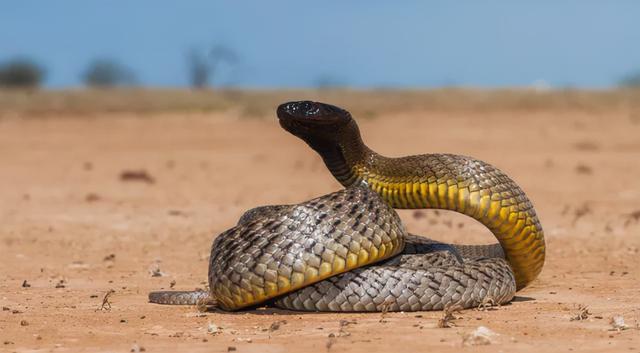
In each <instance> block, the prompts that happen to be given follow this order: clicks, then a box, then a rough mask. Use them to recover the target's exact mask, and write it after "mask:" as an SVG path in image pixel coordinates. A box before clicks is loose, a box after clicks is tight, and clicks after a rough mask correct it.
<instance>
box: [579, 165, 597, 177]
mask: <svg viewBox="0 0 640 353" xmlns="http://www.w3.org/2000/svg"><path fill="white" fill-rule="evenodd" d="M576 173H578V174H585V175H591V174H593V169H591V167H589V166H588V165H586V164H578V165H577V166H576Z"/></svg>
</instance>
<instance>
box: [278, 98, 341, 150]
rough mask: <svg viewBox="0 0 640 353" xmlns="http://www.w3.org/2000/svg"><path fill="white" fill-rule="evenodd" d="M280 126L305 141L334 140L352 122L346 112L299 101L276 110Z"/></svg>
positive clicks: (285, 104)
mask: <svg viewBox="0 0 640 353" xmlns="http://www.w3.org/2000/svg"><path fill="white" fill-rule="evenodd" d="M277 114H278V119H279V120H280V125H281V126H282V127H283V128H284V129H285V130H287V131H289V132H290V133H292V134H294V135H296V136H298V137H300V138H302V139H303V140H305V141H307V142H308V141H309V140H310V139H322V140H326V139H329V140H334V139H335V138H336V137H337V135H339V132H340V130H341V129H342V128H343V127H345V126H346V125H349V123H351V122H352V121H353V119H352V118H351V114H349V112H348V111H346V110H344V109H342V108H339V107H336V106H334V105H330V104H325V103H319V102H312V101H299V102H287V103H284V104H281V105H280V106H279V107H278V110H277Z"/></svg>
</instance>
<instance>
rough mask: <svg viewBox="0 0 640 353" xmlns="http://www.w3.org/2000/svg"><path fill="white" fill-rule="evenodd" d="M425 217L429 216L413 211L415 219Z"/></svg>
mask: <svg viewBox="0 0 640 353" xmlns="http://www.w3.org/2000/svg"><path fill="white" fill-rule="evenodd" d="M425 217H427V215H426V213H424V212H423V211H413V219H423V218H425Z"/></svg>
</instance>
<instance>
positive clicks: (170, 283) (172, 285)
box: [169, 279, 176, 289]
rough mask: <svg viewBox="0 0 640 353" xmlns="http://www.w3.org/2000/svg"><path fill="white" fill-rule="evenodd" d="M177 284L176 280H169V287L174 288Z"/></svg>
mask: <svg viewBox="0 0 640 353" xmlns="http://www.w3.org/2000/svg"><path fill="white" fill-rule="evenodd" d="M175 286H176V280H175V279H174V280H171V282H169V288H172V289H173V287H175Z"/></svg>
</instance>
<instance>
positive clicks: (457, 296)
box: [149, 101, 545, 311]
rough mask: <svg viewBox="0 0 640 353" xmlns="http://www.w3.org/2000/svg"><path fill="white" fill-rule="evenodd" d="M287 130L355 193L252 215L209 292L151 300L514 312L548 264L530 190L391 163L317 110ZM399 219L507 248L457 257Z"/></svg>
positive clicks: (440, 161) (293, 116)
mask: <svg viewBox="0 0 640 353" xmlns="http://www.w3.org/2000/svg"><path fill="white" fill-rule="evenodd" d="M277 113H278V118H279V119H280V124H281V126H282V127H283V128H284V129H285V130H287V131H289V132H291V133H292V134H294V135H296V136H298V137H300V138H301V139H303V140H304V141H305V142H306V143H307V144H308V145H310V146H311V147H312V148H313V149H314V150H315V151H316V152H318V153H319V154H320V156H321V157H322V158H323V160H324V162H325V164H326V165H327V167H328V169H329V170H330V172H331V173H332V174H333V175H334V177H335V178H336V179H337V180H338V181H339V182H340V183H342V184H343V185H344V186H345V187H346V188H345V189H344V190H342V191H338V192H335V193H332V194H329V195H325V196H322V197H319V198H316V199H313V200H310V201H307V202H303V203H300V204H297V205H280V206H265V207H258V208H256V209H253V210H250V211H248V212H246V213H245V214H244V215H243V216H242V217H241V219H240V221H239V222H238V225H236V226H235V227H233V228H231V229H229V230H227V231H226V232H224V233H222V234H221V235H220V236H218V237H217V238H216V240H215V241H214V243H213V246H212V249H211V257H210V264H209V285H210V290H209V291H208V292H204V291H200V292H198V291H195V292H152V293H150V295H149V300H150V301H151V302H156V303H163V304H194V303H196V302H202V301H208V302H215V303H216V304H217V305H218V306H220V307H221V308H223V309H226V310H237V309H241V308H246V307H250V306H254V305H257V304H261V303H264V302H271V303H273V304H275V305H276V306H280V307H283V308H287V309H296V310H315V311H382V310H391V311H393V310H405V311H409V310H437V309H443V308H445V306H447V305H457V306H458V307H462V308H468V307H473V306H477V305H479V304H481V303H483V302H487V301H491V302H493V303H505V302H508V301H510V300H511V299H512V298H513V296H514V295H515V291H516V290H517V289H521V288H523V287H525V286H526V285H527V284H528V283H530V282H531V281H532V280H533V279H535V278H536V277H537V275H538V274H539V273H540V271H541V269H542V265H543V264H544V256H545V244H544V236H543V231H542V227H541V226H540V222H539V221H538V218H537V216H536V213H535V211H534V209H533V207H532V205H531V203H530V201H529V200H528V198H527V197H526V196H525V194H524V193H523V192H522V190H521V189H520V188H519V187H518V185H516V184H515V182H513V181H512V180H511V179H510V178H509V177H508V176H506V175H505V174H504V173H502V172H501V171H499V170H498V169H496V168H494V167H493V166H491V165H489V164H487V163H484V162H482V161H478V160H475V159H473V158H470V157H465V156H458V155H450V154H428V155H418V156H409V157H402V158H388V157H383V156H381V155H379V154H377V153H375V152H373V151H372V150H370V149H369V148H368V147H367V146H366V145H365V144H364V143H363V141H362V139H361V137H360V133H359V130H358V126H357V124H356V122H355V120H353V118H352V117H351V115H350V114H349V113H348V112H347V111H345V110H343V109H340V108H338V107H335V106H331V105H328V104H322V103H316V102H307V101H305V102H291V103H285V104H283V105H281V106H280V107H278V111H277ZM393 208H438V209H448V210H454V211H457V212H460V213H463V214H466V215H468V216H471V217H473V218H475V219H476V220H478V221H480V222H481V223H482V224H484V225H485V226H486V227H487V228H489V229H490V230H491V231H492V233H493V234H494V235H495V236H496V238H497V239H498V241H499V244H494V245H489V246H477V245H466V246H464V245H462V246H460V245H450V244H445V243H440V242H436V241H433V240H430V239H427V238H423V237H418V236H414V235H410V234H407V233H406V232H405V230H404V227H403V225H402V223H401V222H400V219H399V217H398V215H397V214H396V212H395V211H394V210H393Z"/></svg>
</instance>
